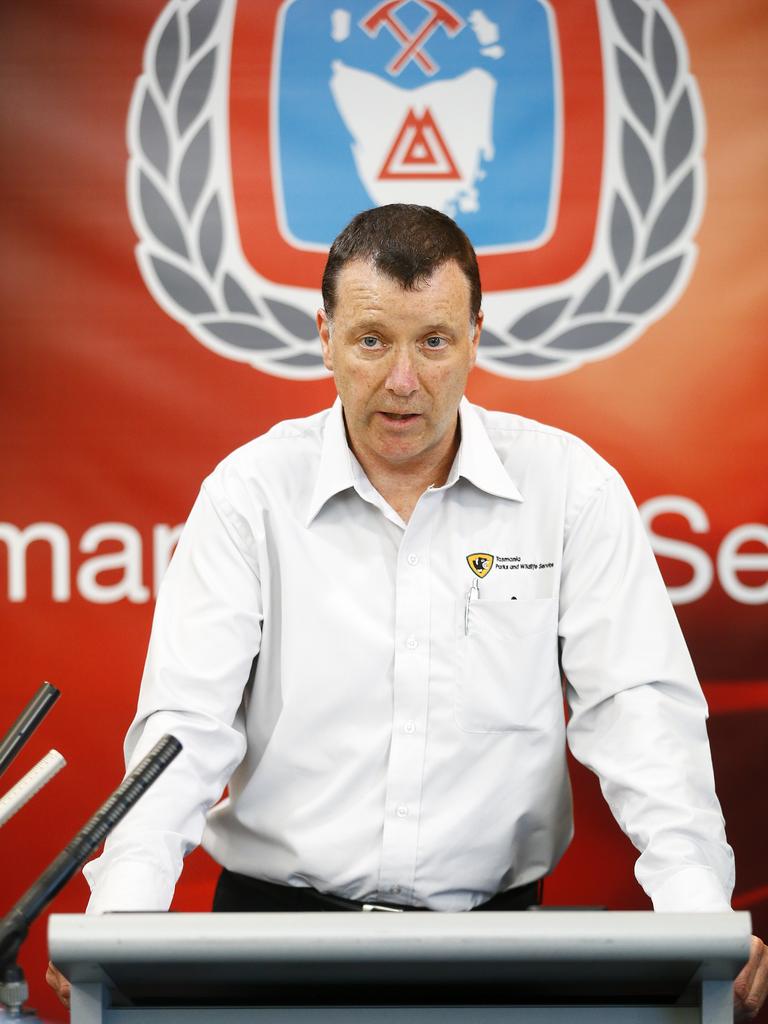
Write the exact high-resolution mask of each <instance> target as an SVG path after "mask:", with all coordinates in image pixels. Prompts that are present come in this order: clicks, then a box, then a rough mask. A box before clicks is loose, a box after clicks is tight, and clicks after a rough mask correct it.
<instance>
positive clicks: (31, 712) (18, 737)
mask: <svg viewBox="0 0 768 1024" xmlns="http://www.w3.org/2000/svg"><path fill="white" fill-rule="evenodd" d="M60 696H61V690H57V689H56V687H55V686H51V684H50V683H43V685H42V686H41V687H40V689H39V690H38V691H37V693H36V694H35V695H34V697H33V698H32V700H31V701H30V702H29V704H27V706H26V707H25V708H24V710H23V711H22V712H21V714H20V715H19V717H18V718H17V719H16V721H15V722H14V723H13V725H12V726H11V728H10V729H9V730H8V732H7V733H6V734H5V736H4V737H3V740H2V742H0V775H2V774H3V772H4V771H5V769H6V768H7V767H8V765H9V764H10V763H11V761H12V760H13V759H14V757H16V755H17V754H18V752H19V751H20V750H21V748H22V747H23V746H24V744H25V743H26V742H27V740H28V739H29V737H30V736H31V735H32V733H33V732H34V731H35V729H36V728H37V727H38V725H40V723H41V722H42V720H43V719H44V718H45V716H46V715H47V714H48V712H49V711H50V710H51V708H52V707H53V705H54V704H55V703H56V701H57V700H58V699H59V697H60Z"/></svg>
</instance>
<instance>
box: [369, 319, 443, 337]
mask: <svg viewBox="0 0 768 1024" xmlns="http://www.w3.org/2000/svg"><path fill="white" fill-rule="evenodd" d="M350 329H351V330H352V332H353V333H355V334H357V333H358V332H360V331H376V332H377V333H379V334H385V333H386V332H387V327H386V325H385V324H383V323H382V322H381V321H380V320H361V321H360V322H359V323H352V324H350ZM451 330H452V329H451V327H450V325H449V324H447V323H443V322H442V321H440V322H432V323H430V324H429V325H428V326H427V327H425V328H423V329H421V330H420V331H419V332H418V333H420V334H450V333H451Z"/></svg>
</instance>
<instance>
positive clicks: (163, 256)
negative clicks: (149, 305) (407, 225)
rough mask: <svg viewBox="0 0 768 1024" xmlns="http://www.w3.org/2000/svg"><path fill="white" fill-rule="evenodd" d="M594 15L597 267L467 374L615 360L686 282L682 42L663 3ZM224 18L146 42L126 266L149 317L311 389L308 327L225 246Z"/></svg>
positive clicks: (517, 323)
mask: <svg viewBox="0 0 768 1024" xmlns="http://www.w3.org/2000/svg"><path fill="white" fill-rule="evenodd" d="M603 2H604V7H603V10H604V12H605V14H606V19H607V20H609V22H610V23H609V25H608V26H607V29H608V30H607V32H606V38H609V39H610V40H611V52H612V59H613V60H614V62H615V70H616V77H617V81H618V83H619V92H620V96H618V97H616V99H618V100H620V102H619V103H618V104H617V111H618V114H617V116H618V121H617V122H616V123H618V126H619V127H618V139H619V145H618V146H617V147H615V148H616V149H617V155H616V157H615V159H617V160H618V166H619V169H620V171H621V173H620V174H616V175H614V176H613V177H614V179H615V181H616V182H617V184H616V185H615V186H614V188H613V191H612V193H611V195H610V196H609V200H608V204H607V206H606V207H605V210H604V215H603V218H602V226H601V228H600V229H599V232H598V235H599V238H598V244H599V245H601V246H602V247H603V248H604V251H605V258H604V261H603V266H602V269H601V271H600V272H599V273H598V274H597V276H596V277H595V278H594V279H593V280H589V281H588V282H587V283H586V284H581V285H580V287H578V288H576V287H573V289H572V290H571V291H570V292H569V291H568V290H567V289H566V288H564V289H563V291H562V292H561V293H560V294H558V295H557V297H555V298H552V297H551V294H552V289H551V288H550V289H548V290H547V291H548V298H547V301H545V302H544V303H540V304H539V305H533V306H532V307H530V308H528V309H527V310H525V312H523V313H522V315H519V316H517V318H516V319H515V320H514V322H513V323H511V324H510V326H509V327H508V328H507V330H506V331H491V330H488V329H486V330H484V331H483V336H482V338H481V343H480V351H479V354H478V362H479V363H480V365H482V366H484V367H485V368H486V369H488V370H491V371H493V372H495V373H498V374H500V375H503V376H509V377H543V376H550V375H554V374H560V373H564V372H568V371H569V370H572V369H575V368H576V367H578V366H580V365H582V364H583V363H584V362H586V361H589V360H595V359H602V358H605V357H606V356H607V355H609V354H611V353H612V352H614V351H616V350H618V349H619V348H623V347H624V346H626V345H628V344H629V343H630V342H631V341H632V340H633V339H634V338H635V337H636V336H637V335H638V334H639V333H640V332H641V331H642V330H643V329H644V328H645V327H646V326H647V325H648V323H649V322H650V321H651V320H652V319H657V318H658V317H659V316H661V315H663V313H664V312H666V310H667V309H668V308H669V307H670V306H671V305H672V304H673V302H674V301H675V299H676V298H677V297H678V296H679V294H680V292H681V291H682V289H683V287H684V286H685V283H686V282H687V279H688V277H689V275H690V271H691V269H692V264H693V258H694V256H695V246H694V244H693V242H692V235H693V233H694V231H695V230H696V227H697V225H698V220H699V216H700V213H701V208H702V204H703V192H704V186H703V180H702V178H703V160H702V157H701V140H702V138H703V127H702V126H703V115H702V112H701V104H700V100H699V96H698V90H697V88H696V84H695V81H694V79H693V77H692V75H691V74H690V73H689V72H688V67H687V57H686V48H685V43H684V41H683V39H682V36H681V34H680V31H679V29H678V27H677V25H676V24H675V22H674V21H673V19H672V18H671V16H670V14H669V12H668V11H667V10H666V8H665V7H664V5H663V3H662V2H661V0H603ZM233 10H234V0H196V2H192V0H171V2H170V3H169V4H168V5H167V7H166V8H165V10H164V11H163V14H162V15H161V17H160V20H159V21H158V23H157V24H156V25H155V28H154V29H153V32H152V34H151V36H150V40H149V42H148V44H147V49H146V52H145V66H144V73H143V74H142V75H141V77H140V78H139V80H138V81H137V84H136V87H135V90H134V94H133V98H132V101H131V113H130V116H129V147H130V153H131V159H130V162H129V172H128V192H129V208H130V211H131V215H132V219H133V223H134V227H135V230H136V233H137V235H138V236H139V239H140V241H139V244H138V246H137V259H138V262H139V265H140V268H141V271H142V274H143V276H144V280H145V282H146V284H147V286H148V287H149V289H150V291H151V292H152V294H153V295H154V297H155V299H156V300H157V301H158V303H159V304H160V305H161V306H162V307H163V308H164V309H165V310H166V311H167V312H168V313H169V314H170V315H171V316H172V317H173V318H174V319H176V320H178V321H180V322H182V323H184V324H185V325H186V326H187V328H188V329H189V330H190V332H191V333H192V334H194V335H195V337H197V338H198V339H199V340H200V341H202V342H203V343H204V344H205V345H207V346H208V347H210V348H212V349H214V350H215V351H217V352H219V353H220V354H222V355H225V356H227V357H228V358H231V359H238V360H241V361H245V362H250V363H251V364H253V365H254V366H256V367H257V368H258V369H261V370H263V371H265V372H267V373H271V374H273V375H276V376H280V377H294V378H305V379H307V378H318V377H321V376H325V375H326V371H325V370H324V368H323V364H322V357H321V352H320V345H319V341H318V339H317V334H316V329H315V323H314V319H313V317H311V316H310V315H309V314H308V313H307V312H306V311H305V310H304V309H302V308H300V307H299V306H297V305H296V304H295V303H294V302H291V301H286V298H285V294H284V293H282V294H281V292H280V290H279V287H278V288H276V290H274V291H273V292H270V291H269V285H268V282H266V281H263V282H262V283H261V284H260V285H259V287H258V292H259V294H257V293H256V291H255V290H254V288H253V286H252V279H253V275H249V274H248V271H247V268H246V269H244V267H245V262H244V259H243V257H242V253H241V251H240V248H239V239H238V238H237V237H236V227H235V223H236V220H235V217H234V212H233V203H232V201H231V197H230V194H229V188H230V174H229V167H228V162H227V158H226V156H225V155H223V154H222V149H223V148H225V146H223V145H222V143H226V132H225V130H224V131H223V132H222V129H221V127H220V124H219V122H218V121H217V118H221V119H222V120H225V117H224V111H223V110H222V109H221V107H222V104H221V100H220V98H219V99H218V100H217V96H218V97H220V96H221V95H222V90H221V89H219V91H218V93H217V91H216V89H215V87H214V86H215V82H216V76H217V75H219V76H221V75H223V74H225V73H226V71H227V69H226V68H225V67H224V66H223V64H222V61H223V53H222V51H223V50H224V49H225V46H224V45H223V41H224V39H225V38H226V33H225V32H224V31H223V28H224V26H222V18H223V16H224V13H225V12H228V13H232V11H233ZM223 94H224V95H226V91H224V92H223ZM249 277H250V280H249ZM571 284H572V285H573V282H571Z"/></svg>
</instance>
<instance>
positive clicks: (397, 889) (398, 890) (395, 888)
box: [389, 885, 403, 896]
mask: <svg viewBox="0 0 768 1024" xmlns="http://www.w3.org/2000/svg"><path fill="white" fill-rule="evenodd" d="M389 891H390V892H391V893H392V895H393V896H399V895H400V893H401V892H402V891H403V890H402V889H401V888H400V886H399V885H393V886H392V888H391V889H390V890H389Z"/></svg>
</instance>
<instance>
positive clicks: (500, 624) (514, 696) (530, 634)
mask: <svg viewBox="0 0 768 1024" xmlns="http://www.w3.org/2000/svg"><path fill="white" fill-rule="evenodd" d="M456 667H457V676H456V694H455V703H454V716H455V719H456V724H457V725H458V726H459V728H460V729H463V730H464V731H465V732H481V733H487V732H510V731H513V730H535V729H542V728H545V727H546V726H547V725H548V724H549V723H550V722H551V721H552V716H553V712H556V711H557V710H558V709H560V708H561V704H562V700H561V696H560V683H559V672H558V661H557V602H556V601H555V600H554V599H553V598H551V597H550V598H538V599H533V600H529V601H524V600H518V601H512V600H509V599H507V600H506V601H483V600H480V599H478V600H476V601H473V602H472V606H471V608H470V612H469V629H468V632H467V633H465V630H464V603H463V602H461V625H460V631H459V638H458V657H457V659H456Z"/></svg>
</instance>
